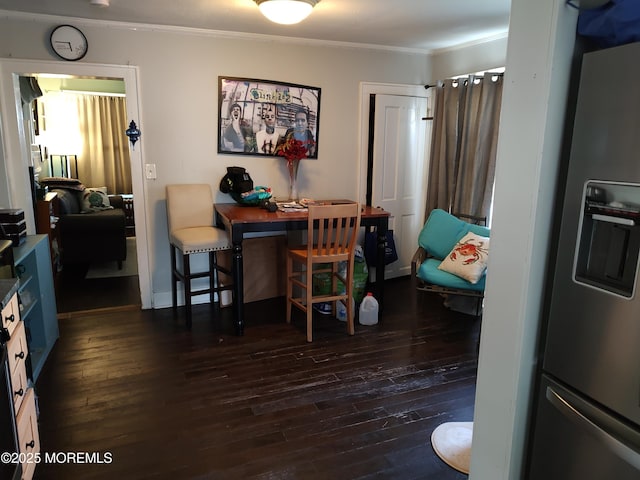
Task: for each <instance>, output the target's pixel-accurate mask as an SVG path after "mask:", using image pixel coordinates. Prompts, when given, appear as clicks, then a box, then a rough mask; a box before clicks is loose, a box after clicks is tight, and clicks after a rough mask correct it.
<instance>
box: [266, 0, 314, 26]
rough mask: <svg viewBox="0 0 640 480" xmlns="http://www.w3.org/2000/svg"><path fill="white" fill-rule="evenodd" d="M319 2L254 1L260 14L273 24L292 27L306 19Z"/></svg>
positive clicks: (300, 0) (299, 0) (308, 0)
mask: <svg viewBox="0 0 640 480" xmlns="http://www.w3.org/2000/svg"><path fill="white" fill-rule="evenodd" d="M319 1H320V0H255V2H256V3H257V4H258V7H259V8H260V11H261V12H262V14H263V15H264V16H265V17H267V18H268V19H269V20H271V21H272V22H274V23H279V24H281V25H293V24H296V23H300V22H301V21H302V20H304V19H305V18H307V17H308V16H309V14H310V13H311V11H312V10H313V7H314V6H315V5H316V3H318V2H319Z"/></svg>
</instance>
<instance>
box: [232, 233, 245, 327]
mask: <svg viewBox="0 0 640 480" xmlns="http://www.w3.org/2000/svg"><path fill="white" fill-rule="evenodd" d="M242 269H243V266H242V241H239V242H233V258H232V265H231V271H232V273H233V320H234V323H235V327H236V335H244V279H243V270H242Z"/></svg>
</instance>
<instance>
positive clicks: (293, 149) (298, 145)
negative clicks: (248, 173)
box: [276, 136, 308, 200]
mask: <svg viewBox="0 0 640 480" xmlns="http://www.w3.org/2000/svg"><path fill="white" fill-rule="evenodd" d="M307 152H308V150H307V147H306V146H305V143H304V142H303V141H301V140H296V139H295V138H293V136H290V137H288V138H287V139H286V140H285V141H284V142H282V143H281V144H280V145H278V146H277V147H276V155H278V156H280V157H284V158H285V159H286V160H287V170H288V171H289V199H291V200H297V198H298V186H297V182H296V178H297V176H298V166H299V165H300V160H302V159H303V158H307Z"/></svg>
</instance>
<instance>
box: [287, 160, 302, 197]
mask: <svg viewBox="0 0 640 480" xmlns="http://www.w3.org/2000/svg"><path fill="white" fill-rule="evenodd" d="M299 166H300V160H291V161H290V162H287V169H288V170H289V200H292V201H297V200H298V167H299Z"/></svg>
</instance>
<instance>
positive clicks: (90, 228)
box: [41, 178, 127, 268]
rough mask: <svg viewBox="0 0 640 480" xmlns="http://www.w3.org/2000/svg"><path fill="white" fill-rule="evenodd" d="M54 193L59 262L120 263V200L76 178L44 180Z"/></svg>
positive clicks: (122, 241)
mask: <svg viewBox="0 0 640 480" xmlns="http://www.w3.org/2000/svg"><path fill="white" fill-rule="evenodd" d="M41 184H43V185H46V186H48V187H49V191H51V192H56V193H57V199H58V200H57V209H58V223H57V229H58V248H59V250H60V263H61V264H62V265H63V266H64V265H68V264H79V263H84V264H89V263H93V262H106V261H116V262H118V268H122V262H123V261H124V260H126V257H127V239H126V222H125V211H124V203H123V199H122V197H121V196H120V195H107V193H106V189H105V188H97V189H94V188H86V187H85V186H84V185H82V183H81V182H80V181H79V180H75V179H64V180H60V179H55V178H54V179H53V180H52V179H44V180H43V181H41Z"/></svg>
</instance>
